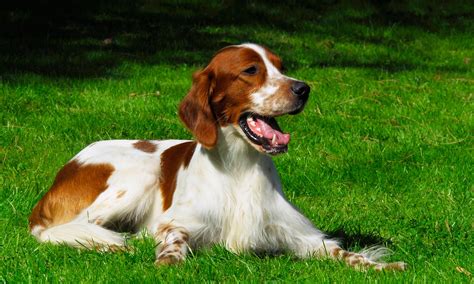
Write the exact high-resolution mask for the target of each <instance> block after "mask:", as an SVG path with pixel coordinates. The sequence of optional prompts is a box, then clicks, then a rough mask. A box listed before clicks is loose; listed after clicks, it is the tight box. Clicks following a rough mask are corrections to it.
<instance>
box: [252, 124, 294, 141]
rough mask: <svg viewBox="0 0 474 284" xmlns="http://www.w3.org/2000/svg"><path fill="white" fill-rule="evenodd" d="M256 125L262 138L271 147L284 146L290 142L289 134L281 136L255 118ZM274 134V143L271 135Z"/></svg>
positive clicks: (278, 132) (281, 134)
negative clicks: (266, 140)
mask: <svg viewBox="0 0 474 284" xmlns="http://www.w3.org/2000/svg"><path fill="white" fill-rule="evenodd" d="M257 125H258V126H259V127H260V129H261V132H262V136H263V137H265V138H266V139H269V140H270V144H272V146H275V145H276V144H278V145H286V144H288V143H289V142H290V134H287V133H285V134H283V133H281V132H280V131H278V130H276V129H273V128H272V127H271V126H270V125H268V124H267V123H266V122H265V121H263V120H261V119H258V118H257ZM274 134H275V143H273V142H272V140H273V135H274Z"/></svg>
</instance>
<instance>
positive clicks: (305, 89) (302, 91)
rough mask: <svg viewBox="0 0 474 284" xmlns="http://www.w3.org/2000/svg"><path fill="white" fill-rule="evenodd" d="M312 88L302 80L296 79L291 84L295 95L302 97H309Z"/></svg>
mask: <svg viewBox="0 0 474 284" xmlns="http://www.w3.org/2000/svg"><path fill="white" fill-rule="evenodd" d="M310 90H311V89H310V87H309V86H308V85H307V84H306V83H304V82H301V81H296V82H294V83H293V85H292V86H291V92H292V93H293V95H295V96H297V97H300V98H305V97H306V98H307V97H308V95H309V91H310Z"/></svg>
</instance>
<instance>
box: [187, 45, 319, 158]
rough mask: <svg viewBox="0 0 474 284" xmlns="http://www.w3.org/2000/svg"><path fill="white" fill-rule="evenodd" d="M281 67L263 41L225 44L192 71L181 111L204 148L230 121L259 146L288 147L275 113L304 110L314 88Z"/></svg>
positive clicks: (268, 149) (270, 149) (287, 136)
mask: <svg viewBox="0 0 474 284" xmlns="http://www.w3.org/2000/svg"><path fill="white" fill-rule="evenodd" d="M281 69H282V63H281V60H280V58H278V56H276V55H275V54H273V53H272V52H271V51H269V50H268V49H266V48H264V47H261V46H259V45H256V44H242V45H235V46H229V47H226V48H224V49H222V50H220V51H219V52H218V53H217V54H216V55H215V56H214V58H213V59H212V60H211V62H210V63H209V65H208V66H207V67H206V68H204V69H203V70H201V71H198V72H196V73H194V75H193V86H192V88H191V91H190V92H189V93H188V95H187V96H186V97H185V98H184V100H183V101H182V102H181V105H180V107H179V116H180V118H181V120H182V121H183V122H184V124H185V125H186V126H187V127H188V128H189V129H190V130H191V132H192V133H193V134H194V136H195V137H196V139H197V140H198V141H199V142H200V143H201V144H202V145H204V146H205V147H206V148H212V147H214V146H215V145H216V143H217V139H218V127H228V126H231V127H233V128H234V129H235V130H236V131H237V132H238V133H240V135H241V137H242V139H245V140H246V141H247V142H248V143H249V144H250V145H252V146H253V147H254V148H255V149H257V150H258V151H260V152H264V153H267V154H272V155H276V154H279V153H283V152H286V151H287V150H288V143H289V141H290V134H285V133H283V132H282V130H281V129H280V127H279V126H278V124H277V122H276V120H275V117H277V116H280V115H284V114H296V113H299V112H301V111H302V110H303V108H304V106H305V104H306V101H307V100H308V96H309V91H310V88H309V86H308V85H307V84H305V83H304V82H301V81H298V80H296V79H293V78H290V77H287V76H285V75H283V74H282V71H281Z"/></svg>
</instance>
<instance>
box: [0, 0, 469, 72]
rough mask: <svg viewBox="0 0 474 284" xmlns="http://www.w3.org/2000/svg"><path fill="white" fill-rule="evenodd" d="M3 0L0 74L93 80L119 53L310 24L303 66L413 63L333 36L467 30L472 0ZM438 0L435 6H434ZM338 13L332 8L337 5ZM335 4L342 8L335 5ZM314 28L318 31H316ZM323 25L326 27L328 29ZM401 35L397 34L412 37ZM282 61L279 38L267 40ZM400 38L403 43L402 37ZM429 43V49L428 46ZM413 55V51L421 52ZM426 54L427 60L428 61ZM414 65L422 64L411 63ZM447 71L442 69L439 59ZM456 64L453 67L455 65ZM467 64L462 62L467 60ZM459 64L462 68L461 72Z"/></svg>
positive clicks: (130, 56)
mask: <svg viewBox="0 0 474 284" xmlns="http://www.w3.org/2000/svg"><path fill="white" fill-rule="evenodd" d="M283 2H285V3H273V1H231V0H229V1H150V0H143V1H112V0H102V1H93V0H85V1H56V0H53V1H47V0H39V1H9V2H2V4H0V32H1V37H0V54H1V58H0V75H1V76H2V78H3V79H14V78H12V76H13V77H14V75H15V73H17V72H25V71H26V72H33V73H40V74H42V75H48V76H62V77H64V76H66V77H76V78H80V77H100V76H104V75H107V72H108V71H109V70H110V69H111V68H113V67H115V66H117V65H119V64H120V63H121V62H122V61H124V60H132V61H138V62H141V63H147V64H170V65H177V64H201V65H202V64H205V62H206V60H207V59H208V58H209V57H210V56H211V55H212V54H213V53H214V52H215V51H216V50H218V49H219V48H220V47H223V46H225V45H228V44H236V43H240V42H246V41H252V38H253V36H252V30H253V29H266V30H267V31H269V32H270V33H271V31H272V30H274V31H277V30H278V31H280V32H284V33H288V34H291V33H292V32H297V31H299V30H298V29H305V28H306V26H305V25H304V24H302V23H304V22H307V23H308V25H309V26H310V27H313V28H314V27H316V29H315V30H314V37H313V38H311V39H310V40H308V41H307V42H306V43H305V44H306V45H307V46H306V47H303V48H306V49H307V50H308V52H311V53H313V59H312V60H311V61H309V62H306V63H307V65H308V66H355V67H377V68H383V69H386V70H389V71H390V70H395V71H396V70H399V69H410V68H414V67H415V66H411V65H412V64H413V63H409V61H411V60H406V61H404V60H403V59H402V60H401V59H400V58H397V59H396V60H391V58H390V56H389V55H387V56H382V58H374V59H373V60H369V61H367V60H362V61H361V60H357V59H354V58H351V57H350V54H349V56H347V55H345V54H341V53H340V52H331V50H332V47H333V46H334V44H335V43H336V42H338V41H346V42H347V41H349V42H354V43H370V44H376V45H385V46H386V45H389V46H390V45H393V46H394V45H399V44H400V42H398V43H396V42H393V39H391V38H390V37H387V38H384V37H383V36H381V35H380V34H371V33H370V32H367V31H365V30H364V27H367V26H370V27H373V26H378V27H382V28H383V27H387V28H389V27H391V26H394V25H396V26H407V27H410V28H412V27H416V28H417V29H421V30H423V31H427V32H429V33H436V34H450V33H451V32H452V31H454V30H457V31H463V32H466V31H468V30H473V29H474V27H473V26H472V21H468V19H469V18H472V17H473V15H474V14H473V11H474V9H473V8H474V4H473V3H474V2H473V1H423V0H419V1H409V0H405V1H375V0H374V1H337V0H334V1H333V0H325V1H283ZM436 2H440V3H436ZM335 11H336V12H335ZM339 11H340V12H339ZM318 27H320V29H318ZM328 27H329V28H328ZM414 37H415V35H410V32H409V31H407V34H406V35H404V36H403V37H401V39H402V40H406V41H413V40H416V38H414ZM264 44H265V45H268V46H269V47H271V48H276V49H277V50H278V51H280V54H281V55H282V56H283V58H285V59H287V60H289V61H287V62H286V65H289V67H291V68H295V67H301V66H295V65H296V64H298V63H297V62H296V61H291V57H290V56H285V55H286V54H287V53H288V54H291V50H288V49H285V42H284V40H282V39H281V38H272V35H271V34H269V35H268V40H267V41H266V42H265V43H264ZM401 44H403V42H401ZM427 48H429V47H427ZM423 56H424V54H423V53H422V52H420V54H419V57H420V58H421V59H423ZM425 59H427V60H429V58H425ZM416 67H420V66H416ZM444 68H447V69H449V68H450V66H449V65H446V66H444ZM452 68H458V67H452ZM466 68H467V67H466ZM458 71H463V70H458Z"/></svg>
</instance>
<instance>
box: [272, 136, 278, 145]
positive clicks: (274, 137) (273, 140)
mask: <svg viewBox="0 0 474 284" xmlns="http://www.w3.org/2000/svg"><path fill="white" fill-rule="evenodd" d="M276 138H277V136H276V134H275V133H273V138H272V145H275V143H276V140H277V139H276Z"/></svg>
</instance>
